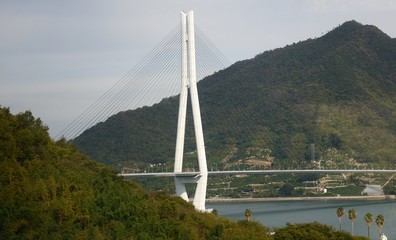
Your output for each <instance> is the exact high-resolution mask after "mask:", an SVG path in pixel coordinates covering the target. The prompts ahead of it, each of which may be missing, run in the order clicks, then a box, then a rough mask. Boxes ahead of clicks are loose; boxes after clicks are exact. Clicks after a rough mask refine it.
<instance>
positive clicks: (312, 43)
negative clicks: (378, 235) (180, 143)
mask: <svg viewBox="0 0 396 240" xmlns="http://www.w3.org/2000/svg"><path fill="white" fill-rule="evenodd" d="M198 91H199V96H200V104H201V112H202V118H203V127H204V135H205V145H206V151H207V155H208V156H207V159H208V162H209V166H210V165H212V164H223V166H225V167H227V166H228V167H229V166H235V165H237V164H242V163H243V164H253V163H254V162H256V163H257V162H260V161H261V162H263V161H264V162H266V161H267V162H268V161H269V162H272V164H299V165H304V164H308V163H309V162H310V161H311V160H312V159H315V160H318V159H321V160H324V161H326V160H328V159H336V160H337V159H338V161H339V163H342V162H344V163H345V161H347V160H348V159H354V160H356V161H357V162H361V163H366V164H373V163H377V164H378V163H381V164H385V163H394V162H395V161H396V148H395V147H394V146H396V94H395V92H396V39H392V38H390V37H389V36H387V35H386V34H385V33H383V32H382V31H381V30H379V29H378V28H377V27H375V26H370V25H362V24H360V23H358V22H356V21H348V22H345V23H344V24H342V25H340V26H338V27H336V28H334V29H333V30H332V31H330V32H328V33H327V34H325V35H324V36H322V37H320V38H315V39H308V40H305V41H301V42H298V43H293V44H291V45H288V46H285V47H283V48H279V49H274V50H270V51H265V52H263V53H261V54H259V55H257V56H255V57H254V58H252V59H249V60H244V61H239V62H236V63H235V64H233V65H231V66H230V67H228V68H226V69H223V70H221V71H219V72H216V73H214V74H213V75H211V76H209V77H207V78H205V79H203V80H201V81H200V82H199V83H198ZM178 101H179V100H178V96H175V97H170V98H167V99H164V100H163V101H161V102H160V103H158V104H156V105H154V106H152V107H143V108H139V109H136V110H130V111H125V112H120V113H118V114H116V115H113V116H112V117H110V118H109V119H108V120H107V121H105V122H102V123H99V124H97V125H96V126H94V127H92V128H90V129H88V130H86V131H85V132H84V133H82V134H81V135H80V136H78V137H77V138H76V139H74V140H73V142H74V143H75V144H76V145H77V146H78V148H79V149H81V150H82V151H83V152H85V153H86V154H88V155H89V156H90V157H92V158H93V159H96V160H98V161H100V162H104V163H107V164H110V165H116V164H117V163H123V164H129V165H131V166H133V164H139V166H143V165H147V164H153V163H166V162H169V163H170V164H172V163H173V160H172V159H173V157H174V148H175V139H176V125H177V112H178ZM190 116H191V114H190ZM187 126H189V127H188V129H187V132H188V134H187V138H186V148H185V149H186V150H185V152H186V154H185V159H186V161H187V162H188V161H192V159H194V156H195V154H196V153H195V152H194V149H195V142H194V134H193V129H192V126H193V124H192V122H191V117H190V118H189V119H188V123H187ZM168 165H169V164H168Z"/></svg>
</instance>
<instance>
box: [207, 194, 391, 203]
mask: <svg viewBox="0 0 396 240" xmlns="http://www.w3.org/2000/svg"><path fill="white" fill-rule="evenodd" d="M331 200H393V201H396V196H395V195H372V196H334V197H329V196H326V197H275V198H209V199H206V202H207V203H216V202H274V201H331Z"/></svg>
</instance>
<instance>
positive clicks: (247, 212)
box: [245, 208, 252, 222]
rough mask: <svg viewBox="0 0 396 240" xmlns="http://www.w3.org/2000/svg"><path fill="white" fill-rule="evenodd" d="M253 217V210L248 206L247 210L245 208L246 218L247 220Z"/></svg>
mask: <svg viewBox="0 0 396 240" xmlns="http://www.w3.org/2000/svg"><path fill="white" fill-rule="evenodd" d="M251 217H252V211H251V210H250V209H249V208H247V209H246V210H245V218H246V221H248V222H249V221H250V218H251Z"/></svg>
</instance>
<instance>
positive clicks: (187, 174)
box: [118, 169, 396, 178]
mask: <svg viewBox="0 0 396 240" xmlns="http://www.w3.org/2000/svg"><path fill="white" fill-rule="evenodd" d="M290 173H332V174H341V173H382V174H384V173H393V174H395V173H396V169H395V170H393V169H391V170H390V169H285V170H233V171H208V175H209V176H223V175H255V174H263V175H273V174H290ZM118 175H119V176H122V177H124V178H135V177H195V178H196V177H199V175H200V172H145V173H120V174H118Z"/></svg>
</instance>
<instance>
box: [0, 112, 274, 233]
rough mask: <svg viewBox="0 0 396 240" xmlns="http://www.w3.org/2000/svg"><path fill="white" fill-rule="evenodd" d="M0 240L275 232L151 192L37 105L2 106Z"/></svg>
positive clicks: (0, 129) (0, 134)
mask: <svg viewBox="0 0 396 240" xmlns="http://www.w3.org/2000/svg"><path fill="white" fill-rule="evenodd" d="M0 126H1V127H0V184H1V188H0V239H96V240H97V239H150V240H151V239H270V238H269V235H268V231H267V229H266V228H265V227H263V226H262V225H260V224H258V223H256V222H251V223H250V222H249V223H248V222H246V221H241V222H232V221H230V220H227V219H225V218H219V217H216V216H215V215H214V214H212V213H198V212H196V211H195V210H194V207H193V206H192V205H191V204H188V203H186V202H185V201H184V200H182V199H180V198H178V197H172V196H170V195H167V194H165V193H160V192H159V193H148V192H145V191H144V190H143V189H141V188H140V187H139V186H138V185H137V184H135V183H133V182H127V181H124V180H123V179H121V178H119V177H117V176H116V174H115V173H114V172H113V171H112V170H110V169H109V168H108V167H105V166H103V165H101V164H98V163H96V162H94V161H92V160H90V159H88V158H87V157H86V156H85V155H83V154H81V153H79V152H77V151H76V149H75V148H74V147H73V146H72V145H70V144H67V143H66V142H65V141H64V140H60V141H58V142H53V141H52V140H51V139H50V137H49V135H48V133H47V128H46V127H45V126H44V125H43V123H42V122H41V121H40V119H36V118H34V117H33V116H32V114H31V112H29V111H27V112H25V113H20V114H18V115H12V114H11V113H10V111H9V109H7V108H0Z"/></svg>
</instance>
